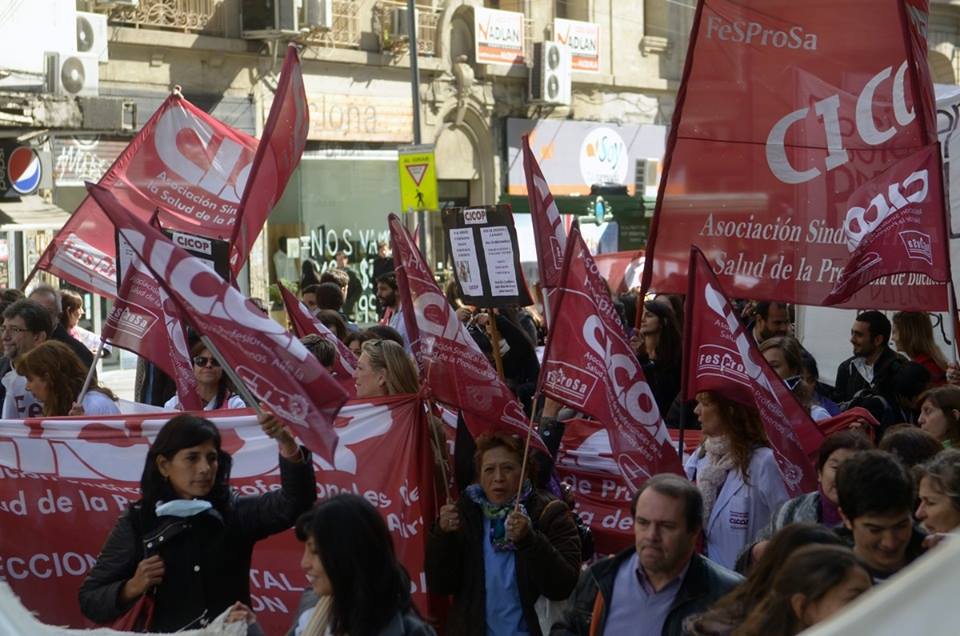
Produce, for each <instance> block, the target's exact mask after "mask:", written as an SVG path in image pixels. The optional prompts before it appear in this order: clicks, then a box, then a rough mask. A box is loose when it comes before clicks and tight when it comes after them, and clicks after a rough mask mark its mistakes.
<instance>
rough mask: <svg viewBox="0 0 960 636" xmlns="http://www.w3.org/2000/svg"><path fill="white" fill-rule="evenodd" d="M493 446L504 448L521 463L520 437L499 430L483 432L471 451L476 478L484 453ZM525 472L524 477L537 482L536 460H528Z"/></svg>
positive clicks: (521, 445) (479, 472)
mask: <svg viewBox="0 0 960 636" xmlns="http://www.w3.org/2000/svg"><path fill="white" fill-rule="evenodd" d="M494 448H506V449H507V450H508V451H510V452H511V453H513V454H514V455H515V456H516V458H517V462H518V463H520V464H522V463H523V448H524V442H523V440H522V439H520V438H519V437H515V436H513V435H509V434H507V433H501V432H496V433H484V434H483V435H481V436H480V437H478V438H477V446H476V450H474V452H473V468H474V470H475V471H476V472H475V474H476V476H477V478H478V479H479V478H480V474H481V471H480V467H481V465H482V464H483V455H484V453H486V452H487V451H489V450H493V449H494ZM526 472H527V475H526V478H527V479H529V480H530V482H531V483H534V484H535V483H537V472H538V471H537V462H534V461H528V462H527V471H526Z"/></svg>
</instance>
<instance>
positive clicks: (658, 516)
mask: <svg viewBox="0 0 960 636" xmlns="http://www.w3.org/2000/svg"><path fill="white" fill-rule="evenodd" d="M631 512H632V513H633V520H634V525H633V533H634V539H635V544H636V545H635V546H634V547H632V548H629V549H627V550H624V551H623V552H621V553H620V554H617V555H616V556H613V557H610V558H608V559H604V560H603V561H600V562H598V563H596V564H594V565H593V566H592V567H591V568H590V569H589V570H587V571H586V572H584V573H583V574H582V575H581V577H580V582H579V583H578V584H577V588H576V590H574V592H573V601H572V604H571V605H570V607H569V609H568V610H567V611H566V612H564V615H563V619H562V620H560V621H559V622H558V623H556V624H555V625H554V626H553V629H552V630H551V631H550V633H551V634H552V635H553V636H568V635H571V636H572V635H577V636H586V635H587V634H598V635H599V634H606V635H608V636H610V635H616V634H631V635H637V636H661V634H663V635H666V636H674V635H676V636H680V635H681V634H682V633H683V627H682V626H683V620H684V619H685V618H686V617H687V616H691V615H693V614H697V613H699V612H702V611H704V610H706V609H707V608H708V607H709V606H710V605H711V604H712V603H713V602H714V601H716V600H717V599H718V598H720V597H721V596H723V595H724V594H726V593H727V592H729V591H730V590H732V589H733V588H734V587H736V586H737V585H738V584H739V583H740V582H741V581H742V580H743V579H742V578H741V577H740V576H739V575H738V574H735V573H733V572H731V571H729V570H727V569H725V568H723V567H721V566H719V565H717V564H716V563H714V562H712V561H710V560H709V559H707V558H706V557H703V556H701V555H699V554H697V553H696V548H697V539H698V537H699V536H700V532H701V530H702V529H703V498H702V497H701V495H700V491H699V490H698V489H697V487H696V486H695V485H693V484H692V483H691V482H689V481H687V480H686V479H683V478H682V477H679V476H677V475H671V474H662V475H657V476H655V477H652V478H651V479H649V480H648V481H647V482H646V483H645V484H644V485H643V486H641V487H640V489H639V490H638V491H637V492H636V494H634V496H633V502H632V503H631Z"/></svg>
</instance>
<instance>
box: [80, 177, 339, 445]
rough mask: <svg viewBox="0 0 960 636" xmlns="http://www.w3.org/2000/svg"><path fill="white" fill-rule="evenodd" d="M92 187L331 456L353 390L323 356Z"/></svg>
mask: <svg viewBox="0 0 960 636" xmlns="http://www.w3.org/2000/svg"><path fill="white" fill-rule="evenodd" d="M87 188H88V190H89V191H90V193H91V194H92V195H93V196H94V198H95V199H96V201H97V204H98V205H99V206H100V208H101V209H103V211H104V212H106V214H107V217H108V218H109V219H110V221H111V222H112V223H113V225H114V226H115V227H116V229H117V232H118V233H119V234H120V235H121V236H122V237H123V239H124V240H125V241H126V242H127V243H129V244H130V246H131V248H132V249H133V251H134V252H135V253H136V254H137V256H138V257H139V258H140V260H141V261H142V262H143V263H144V264H145V265H146V266H147V268H148V269H149V271H150V273H151V274H152V275H153V277H154V278H155V279H156V281H157V282H158V283H159V285H160V286H161V287H162V288H163V290H164V292H165V293H166V294H167V296H169V298H170V299H171V300H172V301H173V302H174V303H175V305H176V307H177V313H178V314H179V315H180V316H181V317H182V318H183V319H184V320H187V321H188V322H189V323H190V326H191V327H193V329H194V330H195V331H196V332H197V333H199V334H200V335H201V336H206V337H207V338H208V341H209V342H208V344H209V345H211V348H214V347H215V348H216V349H217V350H219V353H220V356H221V357H222V359H223V360H224V361H225V362H226V363H227V365H229V368H230V369H232V371H233V373H234V374H235V375H236V376H237V377H238V378H239V379H240V381H242V382H243V384H244V385H246V387H247V388H248V389H249V390H250V392H251V393H252V394H253V395H254V396H256V398H257V399H259V400H261V401H263V402H265V403H266V404H267V405H268V406H269V407H270V409H271V410H272V411H273V412H274V413H276V414H277V415H278V416H279V417H281V418H282V419H283V420H284V421H286V422H288V423H289V424H291V425H293V428H294V432H295V434H297V435H298V436H299V437H300V438H301V439H302V440H303V441H304V442H305V443H307V444H308V445H309V446H310V447H311V448H312V449H313V450H314V451H315V452H317V453H320V454H322V455H324V456H325V457H330V456H331V455H332V454H333V449H334V446H335V445H336V441H337V438H336V435H335V434H334V433H333V430H332V427H331V426H332V423H333V418H334V416H335V415H336V414H337V411H338V410H339V409H340V407H341V406H342V405H343V403H344V402H345V401H346V400H347V395H346V393H345V392H344V390H343V389H342V388H341V387H340V385H339V384H337V383H336V382H335V381H334V379H333V378H332V377H330V374H329V373H328V372H327V370H326V369H324V368H323V366H322V365H321V364H320V361H319V360H317V359H316V357H315V356H314V355H313V354H312V353H310V352H309V351H308V350H307V349H306V347H304V346H303V344H301V342H300V341H299V340H298V339H297V338H296V337H294V335H293V334H291V333H290V332H288V331H287V330H286V329H284V328H283V327H282V326H281V325H280V324H279V323H277V322H276V321H275V320H273V319H272V318H270V317H269V316H268V315H266V314H265V313H264V312H263V311H261V310H260V308H259V307H257V306H256V305H254V304H253V302H251V301H250V300H249V299H248V298H246V297H245V296H244V295H243V294H241V293H240V292H239V291H237V290H236V289H235V288H234V287H232V286H231V285H230V284H229V283H227V282H226V281H225V280H223V279H222V278H220V276H219V275H218V274H217V273H216V272H215V271H214V270H213V269H212V268H211V267H210V266H209V265H208V264H207V263H206V262H205V261H203V260H201V259H199V258H196V257H193V256H190V255H189V254H188V253H187V252H186V251H185V250H184V249H182V248H180V247H177V246H176V245H174V244H173V243H172V242H171V241H170V240H169V239H168V238H167V237H166V236H164V235H163V233H161V232H160V231H159V230H157V229H156V228H154V227H151V226H150V225H147V224H146V223H144V222H143V221H141V220H140V219H138V218H137V217H135V216H133V215H132V214H130V213H129V212H127V211H126V210H124V209H123V208H122V207H121V205H120V203H119V201H117V198H116V197H114V196H113V194H112V193H111V192H110V191H108V190H106V189H104V188H103V187H101V186H97V185H93V184H88V186H87Z"/></svg>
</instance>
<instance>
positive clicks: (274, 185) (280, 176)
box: [230, 44, 310, 275]
mask: <svg viewBox="0 0 960 636" xmlns="http://www.w3.org/2000/svg"><path fill="white" fill-rule="evenodd" d="M309 128H310V116H309V114H308V112H307V94H306V92H305V91H304V88H303V73H302V71H301V68H300V56H299V55H298V54H297V48H296V46H294V45H292V44H291V45H290V46H289V47H287V57H286V58H284V60H283V67H282V68H281V69H280V83H279V84H278V85H277V92H276V94H275V95H274V96H273V104H272V105H271V106H270V114H269V115H268V116H267V123H266V124H265V125H264V127H263V134H262V135H261V136H260V144H259V145H258V146H257V154H256V157H254V160H253V167H252V168H251V169H250V177H249V179H247V187H246V188H245V189H244V191H243V200H242V201H241V202H240V219H239V222H238V223H236V224H234V226H233V228H232V229H233V234H232V236H231V240H230V271H232V272H233V273H234V275H236V274H237V273H238V272H239V271H240V269H241V268H242V267H243V264H244V263H245V262H246V260H247V256H248V255H249V254H250V248H251V247H252V246H253V242H254V241H255V240H256V239H257V236H258V235H259V234H260V230H261V229H263V224H264V222H266V220H267V216H269V214H270V212H271V211H273V206H274V205H276V203H277V201H279V200H280V197H281V196H282V195H283V191H284V189H285V188H286V187H287V181H289V180H290V175H292V174H293V171H294V170H295V169H296V167H297V165H299V164H300V156H301V155H302V154H303V149H304V147H306V145H307V132H308V131H309Z"/></svg>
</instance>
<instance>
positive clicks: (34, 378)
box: [15, 340, 120, 417]
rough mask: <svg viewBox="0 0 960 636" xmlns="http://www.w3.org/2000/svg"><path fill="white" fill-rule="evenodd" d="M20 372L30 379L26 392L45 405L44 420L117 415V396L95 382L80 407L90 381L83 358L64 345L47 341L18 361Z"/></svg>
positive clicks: (17, 367) (118, 410) (17, 366)
mask: <svg viewBox="0 0 960 636" xmlns="http://www.w3.org/2000/svg"><path fill="white" fill-rule="evenodd" d="M15 366H16V369H17V373H19V374H20V375H21V376H23V377H25V378H26V379H27V391H29V392H30V393H32V394H33V396H34V397H35V398H36V399H37V400H39V401H40V402H42V403H43V415H44V417H57V416H61V415H117V414H119V413H120V409H119V407H117V396H116V395H114V394H113V392H111V391H110V389H107V388H105V387H101V386H100V385H99V384H98V383H97V381H96V380H95V379H91V381H90V386H89V387H88V389H87V392H86V394H84V396H83V400H82V401H81V402H80V403H79V404H77V403H76V402H77V398H78V397H79V396H80V390H81V389H82V388H83V383H84V380H86V378H87V369H84V368H83V363H82V362H80V358H78V357H77V355H76V354H75V353H74V352H73V351H72V350H71V349H70V347H68V346H67V345H65V344H63V343H62V342H58V341H56V340H46V341H44V342H41V343H40V344H38V345H37V346H36V347H34V348H32V349H30V350H29V351H27V352H26V353H25V354H23V355H22V356H20V357H19V358H17V362H16V365H15Z"/></svg>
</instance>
